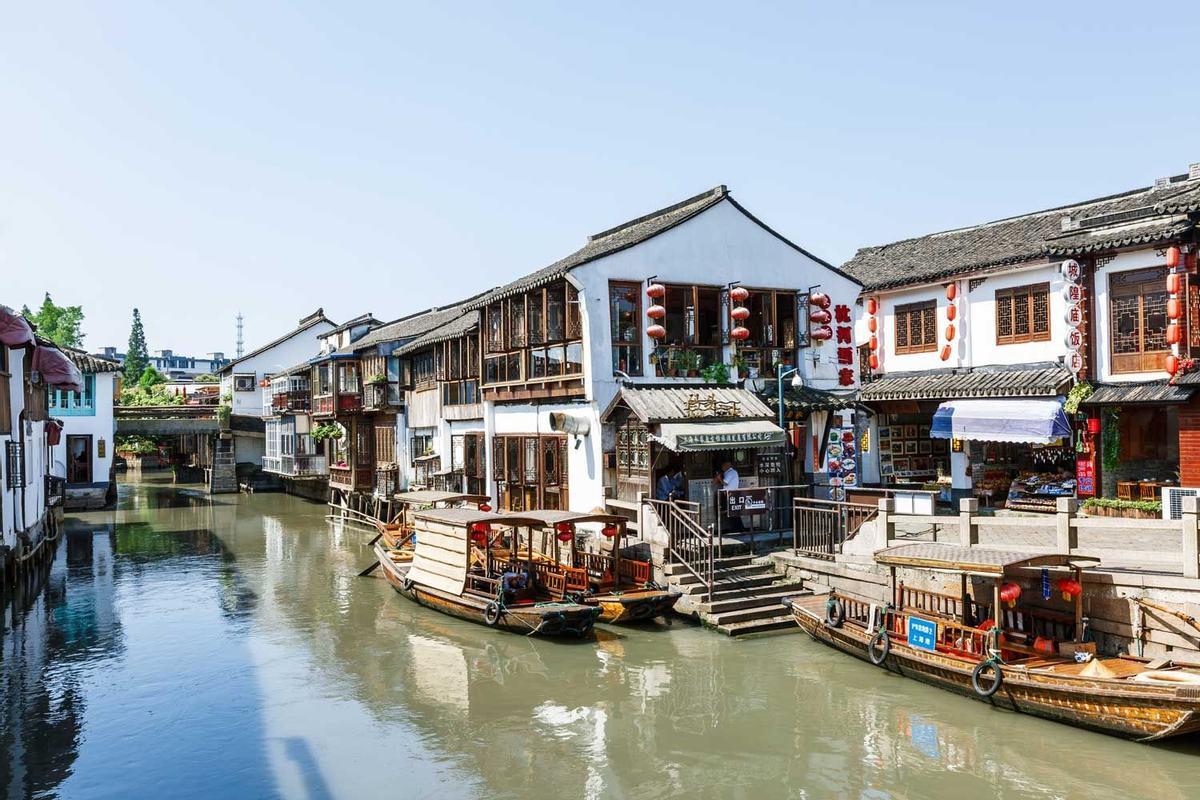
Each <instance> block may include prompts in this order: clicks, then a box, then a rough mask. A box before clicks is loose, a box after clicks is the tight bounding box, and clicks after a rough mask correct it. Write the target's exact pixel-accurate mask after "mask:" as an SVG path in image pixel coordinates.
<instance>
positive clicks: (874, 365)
mask: <svg viewBox="0 0 1200 800" xmlns="http://www.w3.org/2000/svg"><path fill="white" fill-rule="evenodd" d="M867 364H869V365H870V367H871V369H879V356H877V355H875V354H874V353H871V357H870V358H868V359H867Z"/></svg>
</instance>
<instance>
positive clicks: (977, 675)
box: [971, 659, 1004, 698]
mask: <svg viewBox="0 0 1200 800" xmlns="http://www.w3.org/2000/svg"><path fill="white" fill-rule="evenodd" d="M989 667H990V668H991V669H992V670H993V673H992V680H991V683H988V684H984V683H983V682H982V681H983V680H984V678H983V673H984V672H986V671H987V669H988V668H989ZM1002 683H1004V671H1003V670H1001V669H1000V664H999V663H997V662H995V661H992V660H991V659H988V660H986V661H980V662H979V663H978V664H976V665H975V669H974V670H972V671H971V687H972V688H973V689H975V694H977V695H979V696H980V697H983V698H988V697H991V696H992V695H994V694H995V693H996V692H998V691H1000V684H1002Z"/></svg>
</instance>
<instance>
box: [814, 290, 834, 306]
mask: <svg viewBox="0 0 1200 800" xmlns="http://www.w3.org/2000/svg"><path fill="white" fill-rule="evenodd" d="M808 302H809V304H811V305H814V306H817V307H818V308H829V304H830V303H831V302H833V301H832V300H830V299H829V295H827V294H825V293H823V292H813V293H812V295H811V296H810V297H809V298H808Z"/></svg>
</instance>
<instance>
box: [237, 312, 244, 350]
mask: <svg viewBox="0 0 1200 800" xmlns="http://www.w3.org/2000/svg"><path fill="white" fill-rule="evenodd" d="M243 343H244V342H243V339H242V312H240V311H239V312H238V315H237V357H238V358H241V357H242V350H243V347H242V345H243Z"/></svg>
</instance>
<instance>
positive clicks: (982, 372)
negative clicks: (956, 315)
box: [859, 364, 1071, 402]
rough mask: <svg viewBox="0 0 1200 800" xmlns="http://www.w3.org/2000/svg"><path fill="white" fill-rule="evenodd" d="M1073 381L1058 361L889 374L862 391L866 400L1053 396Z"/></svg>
mask: <svg viewBox="0 0 1200 800" xmlns="http://www.w3.org/2000/svg"><path fill="white" fill-rule="evenodd" d="M1070 385H1071V374H1070V373H1069V372H1067V370H1066V369H1065V368H1064V367H1062V366H1059V365H1057V364H1053V365H1051V364H1045V365H1040V366H1036V367H1034V368H1028V369H1001V368H997V369H976V370H972V371H969V372H955V371H951V370H930V371H927V372H911V373H906V374H902V375H888V376H885V377H883V378H878V379H876V380H873V381H871V382H870V383H868V384H867V385H866V386H864V387H863V388H862V390H861V391H860V392H859V399H860V400H862V401H863V402H872V401H880V400H964V399H973V398H984V397H1054V396H1056V395H1059V394H1064V393H1065V392H1066V391H1067V389H1068V388H1069V387H1070Z"/></svg>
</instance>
